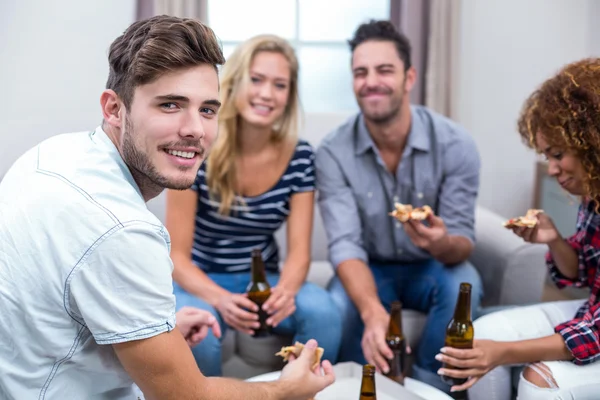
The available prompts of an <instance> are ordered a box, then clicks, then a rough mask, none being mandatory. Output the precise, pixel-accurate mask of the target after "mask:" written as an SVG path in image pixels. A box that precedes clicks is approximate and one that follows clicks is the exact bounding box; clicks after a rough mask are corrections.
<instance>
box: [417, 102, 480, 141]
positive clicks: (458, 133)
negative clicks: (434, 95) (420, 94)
mask: <svg viewBox="0 0 600 400" xmlns="http://www.w3.org/2000/svg"><path fill="white" fill-rule="evenodd" d="M412 109H413V115H414V116H415V117H416V118H419V119H420V120H421V122H422V123H423V124H424V125H425V126H428V127H429V129H431V130H432V131H433V134H434V135H435V137H436V139H437V140H438V142H439V143H441V144H442V145H445V146H448V145H452V144H463V143H464V144H465V145H467V146H474V145H475V140H474V139H473V136H472V135H471V134H470V133H469V132H468V131H467V129H466V128H465V127H463V126H462V125H460V124H459V123H458V122H456V121H454V120H452V119H450V118H448V117H446V116H445V115H442V114H439V113H437V112H435V111H433V110H431V109H430V108H427V107H425V106H418V105H415V106H412Z"/></svg>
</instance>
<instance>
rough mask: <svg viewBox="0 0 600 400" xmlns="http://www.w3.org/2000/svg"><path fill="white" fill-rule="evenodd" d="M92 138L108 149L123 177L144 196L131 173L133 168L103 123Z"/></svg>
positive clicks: (95, 130)
mask: <svg viewBox="0 0 600 400" xmlns="http://www.w3.org/2000/svg"><path fill="white" fill-rule="evenodd" d="M90 139H91V140H92V141H93V142H94V143H97V144H99V145H101V146H102V147H104V148H105V149H106V152H107V153H108V154H109V156H110V158H111V159H113V160H114V161H115V162H116V164H117V165H118V166H119V170H121V172H122V174H123V177H124V178H125V179H127V182H129V184H130V185H131V186H133V188H134V189H135V190H136V191H137V192H138V194H139V195H140V197H142V198H143V197H144V196H143V195H142V191H141V190H140V187H139V186H138V184H137V182H136V181H135V179H134V178H133V175H131V170H130V169H129V167H128V166H127V164H126V163H125V160H123V157H122V156H121V153H120V152H119V149H117V146H115V144H114V143H113V141H112V140H111V139H110V138H109V137H108V135H107V134H106V132H104V129H102V126H101V125H100V126H98V127H97V128H96V129H94V130H93V131H92V132H90Z"/></svg>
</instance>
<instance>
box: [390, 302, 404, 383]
mask: <svg viewBox="0 0 600 400" xmlns="http://www.w3.org/2000/svg"><path fill="white" fill-rule="evenodd" d="M390 314H391V315H390V323H389V325H388V330H387V334H386V335H385V341H386V343H387V345H388V346H389V348H390V349H391V350H392V352H393V353H394V358H392V360H391V361H389V364H390V370H389V371H388V373H387V374H385V376H387V377H388V378H390V379H393V380H395V381H396V382H398V383H400V384H402V385H403V384H404V377H405V376H406V365H407V363H406V340H405V338H404V334H403V333H402V303H400V302H399V301H395V302H393V303H392V308H391V313H390Z"/></svg>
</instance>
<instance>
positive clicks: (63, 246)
mask: <svg viewBox="0 0 600 400" xmlns="http://www.w3.org/2000/svg"><path fill="white" fill-rule="evenodd" d="M169 248H170V240H169V235H168V234H167V231H166V229H165V228H164V226H163V225H162V224H161V223H160V221H159V220H158V219H157V218H156V217H155V216H154V215H153V214H152V213H151V212H150V211H148V209H147V207H146V205H145V202H144V199H143V198H142V195H141V193H140V191H139V188H138V186H137V185H136V183H135V181H134V179H133V177H132V176H131V174H130V172H129V169H128V168H127V166H126V165H125V163H124V162H123V160H122V159H121V156H120V154H119V152H118V151H117V149H116V147H115V146H114V145H113V143H112V142H111V141H110V139H109V138H108V136H107V135H106V134H105V133H104V132H103V131H102V129H100V128H98V129H96V131H94V132H92V133H90V132H81V133H73V134H65V135H58V136H55V137H52V138H50V139H48V140H46V141H44V142H42V143H41V144H39V145H38V146H36V147H35V148H33V149H31V150H30V151H28V152H27V153H26V154H25V155H23V156H22V157H21V158H19V160H17V162H16V163H15V164H14V165H13V166H12V167H11V169H10V170H9V171H8V173H7V174H6V176H5V177H4V179H3V180H2V182H1V183H0V321H2V322H1V323H0V398H2V399H13V398H14V399H40V400H41V399H136V398H137V396H136V395H135V392H134V387H133V382H132V380H131V378H130V377H129V376H128V374H127V373H126V372H125V370H124V369H123V367H122V366H121V364H120V362H119V360H118V359H117V357H116V354H115V352H114V350H113V348H112V346H111V345H112V344H115V343H122V342H127V341H132V340H137V339H144V338H149V337H152V336H155V335H158V334H160V333H162V332H167V331H170V330H172V329H173V327H174V326H175V314H174V313H175V298H174V296H173V288H172V280H171V273H172V269H173V265H172V263H171V260H170V257H169Z"/></svg>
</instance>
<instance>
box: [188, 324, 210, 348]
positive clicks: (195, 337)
mask: <svg viewBox="0 0 600 400" xmlns="http://www.w3.org/2000/svg"><path fill="white" fill-rule="evenodd" d="M207 335H208V326H207V325H203V326H202V327H200V328H199V329H194V330H192V332H191V333H190V335H189V336H188V337H187V338H186V340H187V342H188V344H189V345H190V347H193V346H195V345H197V344H198V343H200V342H201V341H202V340H204V338H206V336H207Z"/></svg>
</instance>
